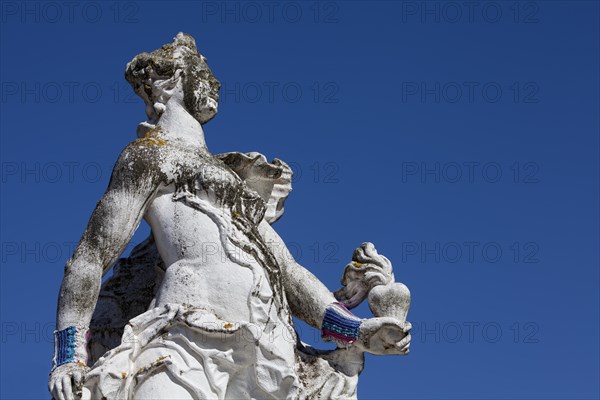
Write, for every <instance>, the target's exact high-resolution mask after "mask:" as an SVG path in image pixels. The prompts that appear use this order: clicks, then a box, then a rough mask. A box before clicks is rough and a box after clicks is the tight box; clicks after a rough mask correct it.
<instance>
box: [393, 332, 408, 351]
mask: <svg viewBox="0 0 600 400" xmlns="http://www.w3.org/2000/svg"><path fill="white" fill-rule="evenodd" d="M410 340H411V337H410V334H409V335H406V337H405V338H404V339H402V340H401V341H399V342H398V343H396V347H397V348H399V349H400V350H404V349H408V348H409V347H410Z"/></svg>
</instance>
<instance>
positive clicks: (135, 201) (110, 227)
mask: <svg viewBox="0 0 600 400" xmlns="http://www.w3.org/2000/svg"><path fill="white" fill-rule="evenodd" d="M155 155H156V150H155V149H153V148H151V147H150V146H147V145H143V144H139V143H135V142H134V143H132V144H130V145H129V146H127V147H126V148H125V150H124V151H123V152H122V153H121V156H120V157H119V159H118V161H117V163H116V164H115V167H114V169H113V173H112V176H111V179H110V183H109V185H108V189H107V190H106V193H105V194H104V195H103V197H102V199H101V200H100V201H99V202H98V204H97V205H96V208H95V209H94V212H93V213H92V216H91V217H90V220H89V222H88V225H87V228H86V229H85V231H84V233H83V235H82V237H81V240H80V242H79V245H78V246H77V248H76V250H75V252H74V254H73V255H72V257H71V258H70V259H69V261H68V262H67V264H66V266H65V273H64V278H63V281H62V285H61V288H60V294H59V298H58V310H57V319H56V329H57V330H56V332H55V355H54V360H53V372H52V375H51V379H50V382H49V386H50V390H51V392H52V394H53V395H54V397H55V398H69V397H70V393H71V391H70V389H71V387H70V383H71V379H70V378H71V376H73V377H74V378H76V376H75V375H77V374H80V373H81V372H82V371H77V369H78V368H77V367H80V368H82V369H85V363H86V357H87V353H86V349H85V340H86V338H85V336H86V334H87V329H88V326H89V323H90V320H91V317H92V313H93V311H94V307H95V305H96V301H97V299H98V293H99V290H100V284H101V280H102V275H103V274H104V273H105V272H106V271H107V270H108V269H109V268H110V266H111V265H112V264H113V263H114V262H115V261H116V259H117V258H118V257H119V255H120V254H121V253H122V252H123V250H124V249H125V247H126V246H127V243H128V242H129V240H130V239H131V237H132V236H133V234H134V232H135V230H136V229H137V227H138V226H139V223H140V221H141V219H142V217H143V215H144V213H145V211H146V208H147V206H148V204H149V203H150V201H151V200H152V198H153V196H154V194H155V193H156V190H157V188H158V185H159V182H160V174H159V173H157V172H156V171H157V170H158V169H157V168H156V163H154V162H153V160H154V159H156V157H155ZM59 370H60V371H59ZM75 380H77V379H75ZM61 394H62V395H61Z"/></svg>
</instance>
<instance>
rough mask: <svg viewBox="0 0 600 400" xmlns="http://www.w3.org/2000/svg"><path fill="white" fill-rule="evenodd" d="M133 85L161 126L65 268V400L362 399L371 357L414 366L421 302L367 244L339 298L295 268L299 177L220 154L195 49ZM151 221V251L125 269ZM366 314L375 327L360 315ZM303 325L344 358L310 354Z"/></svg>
mask: <svg viewBox="0 0 600 400" xmlns="http://www.w3.org/2000/svg"><path fill="white" fill-rule="evenodd" d="M126 79H127V80H128V81H129V83H130V84H131V85H132V86H133V89H134V91H135V92H136V93H137V94H138V95H139V96H140V97H141V98H142V99H143V100H144V103H145V105H146V113H147V115H148V120H147V121H146V122H143V123H141V124H140V125H139V127H138V131H137V134H138V137H139V138H138V139H137V140H136V141H134V142H132V143H131V144H129V145H128V146H127V147H126V148H125V149H124V150H123V152H122V153H121V155H120V157H119V159H118V161H117V162H116V164H115V167H114V170H113V173H112V177H111V179H110V183H109V185H108V189H107V190H106V193H105V194H104V196H103V197H102V199H101V200H100V201H99V202H98V204H97V206H96V208H95V210H94V212H93V214H92V216H91V218H90V221H89V223H88V225H87V228H86V230H85V232H84V233H83V236H82V238H81V241H80V243H79V245H78V247H77V248H76V250H75V252H74V254H73V256H72V257H71V259H70V260H69V261H68V263H67V265H66V267H65V275H64V279H63V283H62V286H61V288H60V295H59V299H58V315H57V323H56V324H57V328H56V329H57V330H56V331H55V333H54V335H55V351H54V359H53V368H52V371H51V373H50V378H49V384H48V385H49V390H50V392H51V393H52V396H53V397H54V399H56V400H63V399H74V398H84V399H151V398H152V399H209V398H210V399H212V398H219V399H226V398H227V399H228V398H235V399H246V398H248V399H249V398H252V399H267V398H268V399H292V398H293V399H296V398H302V399H308V398H310V399H313V398H323V399H338V398H339V399H341V398H343V399H349V398H356V386H357V383H358V375H359V373H360V372H361V371H362V369H363V361H364V352H370V353H373V354H400V355H403V354H407V353H408V351H409V345H410V334H409V331H410V328H411V326H410V323H408V322H406V320H405V318H406V313H407V311H408V307H409V303H410V294H409V292H408V289H407V288H406V287H405V286H404V285H402V284H399V283H395V282H394V276H393V272H392V266H391V263H390V262H389V260H388V259H387V258H385V257H383V256H381V255H379V254H377V251H376V250H375V248H374V247H373V245H372V244H370V243H364V244H363V245H362V246H361V247H360V248H358V249H357V250H356V251H355V253H354V255H353V257H352V261H351V262H350V263H349V264H348V266H347V267H346V269H345V271H344V274H343V279H342V284H343V288H342V289H340V290H338V291H337V292H335V294H334V293H331V292H330V291H329V290H328V289H327V288H326V287H325V286H324V285H323V284H322V283H321V282H320V281H319V280H318V279H317V278H316V277H315V276H314V275H313V274H311V273H310V272H309V271H308V270H306V269H305V268H304V267H302V266H301V265H299V264H298V263H297V262H295V261H294V259H293V257H292V256H291V254H290V253H289V251H288V250H287V248H286V246H285V244H284V243H283V241H282V239H281V238H280V237H279V236H278V235H277V233H276V232H275V230H273V228H272V227H271V224H273V223H274V222H275V221H277V219H278V218H280V217H281V215H282V214H283V211H284V202H285V199H286V197H287V196H288V194H289V192H290V191H291V176H292V172H291V169H290V167H289V166H288V165H287V164H286V163H284V162H283V161H281V160H278V159H275V160H273V161H272V162H268V161H267V160H266V159H265V157H264V156H262V155H261V154H258V153H246V154H242V153H235V152H234V153H226V154H220V155H213V154H211V153H210V152H209V151H208V149H207V147H206V144H205V142H204V133H203V128H202V126H203V125H204V124H205V123H207V122H208V121H209V120H210V119H212V118H213V117H214V116H215V114H216V113H217V102H218V92H219V87H220V84H219V82H218V81H217V79H216V78H215V77H214V76H213V74H212V72H211V70H210V69H209V68H208V65H207V64H206V59H205V58H204V57H203V56H202V55H201V54H199V52H198V50H197V48H196V43H195V41H194V39H193V38H192V37H191V36H189V35H186V34H183V33H180V34H178V35H177V37H176V38H175V39H174V41H173V42H172V43H170V44H166V45H164V46H162V47H161V48H160V49H158V50H155V51H153V52H151V53H141V54H139V55H137V56H136V57H135V58H134V59H133V60H132V61H131V62H130V63H129V64H127V69H126ZM142 218H143V219H145V220H146V221H147V223H148V224H149V225H150V227H151V230H152V234H151V236H150V237H149V238H148V239H147V240H145V241H144V242H142V243H141V244H139V245H138V246H137V247H136V248H135V249H134V250H133V251H132V253H131V255H130V256H129V257H128V258H123V259H118V257H119V256H120V254H121V253H122V252H123V250H124V249H125V247H126V245H127V244H128V242H129V241H130V239H131V237H132V235H133V233H134V232H135V230H136V229H137V227H138V225H139V223H140V221H141V220H142ZM113 265H114V268H113V273H112V276H111V277H110V278H108V279H107V280H106V281H105V282H104V284H101V282H102V277H103V275H104V274H106V273H107V271H109V270H110V269H111V267H112V266H113ZM365 299H368V302H369V306H370V308H371V310H372V311H373V313H374V315H375V317H374V318H369V319H361V318H358V317H356V316H354V315H353V314H352V313H351V312H350V311H349V309H351V308H352V307H355V306H357V305H358V304H360V302H362V301H363V300H365ZM292 315H294V316H296V317H298V318H300V319H302V320H304V321H306V322H307V323H308V324H310V325H312V326H313V327H315V328H317V329H319V330H321V334H322V337H323V339H324V340H331V341H334V342H335V343H336V344H337V349H336V350H333V351H324V350H318V349H314V348H312V347H310V346H308V345H306V344H304V343H302V342H301V341H300V339H299V338H298V337H297V335H296V332H295V331H294V328H293V322H292Z"/></svg>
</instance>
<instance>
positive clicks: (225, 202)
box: [173, 158, 266, 224]
mask: <svg viewBox="0 0 600 400" xmlns="http://www.w3.org/2000/svg"><path fill="white" fill-rule="evenodd" d="M174 187H175V189H174V193H173V201H183V202H184V203H186V204H188V205H189V206H191V207H193V208H196V209H200V210H201V211H206V210H205V208H206V207H207V206H208V205H209V206H210V207H212V208H216V209H217V210H219V211H220V213H221V214H224V215H226V216H230V217H233V218H242V219H246V220H248V222H251V223H253V224H258V223H259V222H260V221H261V220H262V219H263V217H264V213H265V208H266V207H265V202H264V200H263V199H262V198H261V197H260V195H259V194H258V193H257V192H256V191H254V190H252V189H250V188H249V187H248V186H247V185H246V183H245V182H244V181H243V180H242V179H240V177H239V176H238V175H237V174H235V172H233V171H232V170H231V169H230V168H229V167H227V166H226V165H224V164H223V163H222V162H221V161H219V160H216V159H208V158H202V159H201V160H200V162H194V163H189V164H186V165H181V166H180V167H179V168H177V169H176V173H175V179H174Z"/></svg>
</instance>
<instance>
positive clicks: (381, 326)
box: [356, 317, 412, 355]
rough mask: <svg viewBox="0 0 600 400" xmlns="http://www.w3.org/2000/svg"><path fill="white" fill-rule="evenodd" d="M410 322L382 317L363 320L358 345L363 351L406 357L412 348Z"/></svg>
mask: <svg viewBox="0 0 600 400" xmlns="http://www.w3.org/2000/svg"><path fill="white" fill-rule="evenodd" d="M411 328H412V325H411V324H410V322H400V321H399V320H397V319H396V318H392V317H381V318H369V319H365V320H363V322H362V324H361V325H360V331H359V336H358V340H357V341H356V345H357V346H359V347H360V348H361V349H362V350H363V351H365V352H368V353H372V354H379V355H386V354H398V355H406V354H408V353H409V347H410V340H411V337H410V329H411Z"/></svg>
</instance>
